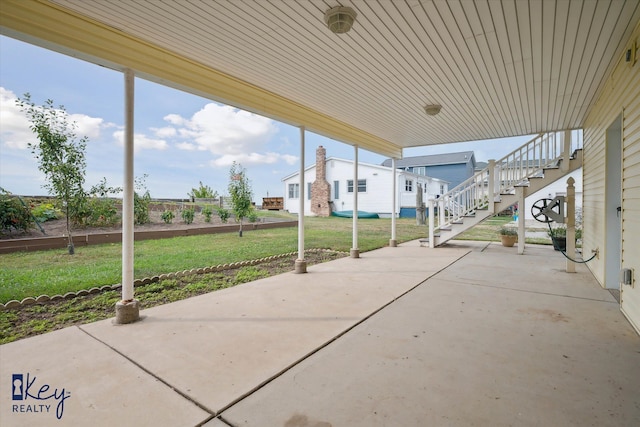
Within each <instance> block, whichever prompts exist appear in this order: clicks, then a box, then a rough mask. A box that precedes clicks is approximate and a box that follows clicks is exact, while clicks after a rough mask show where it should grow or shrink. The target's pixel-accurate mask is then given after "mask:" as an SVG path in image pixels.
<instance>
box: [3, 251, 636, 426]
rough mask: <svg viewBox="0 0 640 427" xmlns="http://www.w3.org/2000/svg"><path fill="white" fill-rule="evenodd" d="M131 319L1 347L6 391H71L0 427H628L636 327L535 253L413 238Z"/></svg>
mask: <svg viewBox="0 0 640 427" xmlns="http://www.w3.org/2000/svg"><path fill="white" fill-rule="evenodd" d="M426 260H428V262H426ZM142 316H143V317H144V321H142V322H137V323H134V324H131V325H126V326H114V325H113V324H112V321H111V320H105V321H101V322H96V323H92V324H88V325H84V326H81V327H73V328H67V329H63V330H60V331H57V332H53V333H49V334H46V335H42V336H38V337H33V338H28V339H25V340H22V341H18V342H15V343H10V344H6V345H3V346H1V347H0V372H1V375H2V384H3V389H5V390H8V389H10V383H9V380H10V379H11V375H10V374H12V373H24V374H26V373H29V374H30V375H31V380H33V381H34V385H33V387H32V393H33V392H34V390H37V389H39V388H40V387H41V386H42V385H44V384H46V385H49V386H50V387H51V389H54V388H56V389H57V392H59V391H60V389H61V388H64V392H62V394H65V396H68V397H67V398H65V399H61V400H60V399H59V400H56V399H49V400H47V401H43V402H42V403H46V404H48V405H51V406H50V408H49V409H48V411H47V410H46V409H43V410H42V413H38V414H33V413H26V412H19V411H20V406H18V411H16V410H14V408H16V404H20V403H21V402H16V401H12V400H11V395H10V394H9V393H3V394H2V397H1V399H2V400H1V401H0V405H1V406H0V414H1V416H2V420H3V425H11V426H22V425H24V426H27V425H28V426H39V425H42V426H45V425H52V424H54V423H55V425H60V426H67V425H69V426H77V425H95V426H113V425H127V426H136V425H153V426H176V425H180V426H201V425H206V426H215V427H223V426H234V427H235V426H237V427H239V426H259V427H264V426H286V427H293V426H308V427H311V426H313V427H328V426H334V427H338V426H349V427H353V426H363V427H364V426H367V427H370V426H422V425H447V426H468V425H492V426H509V425H580V426H584V425H597V426H635V425H638V423H640V401H639V400H638V398H637V396H638V395H639V394H640V382H638V381H637V379H638V378H640V337H638V335H637V334H636V333H635V331H634V330H633V328H632V327H631V325H630V324H629V323H628V322H627V321H626V320H625V319H624V317H623V316H622V314H621V313H620V310H619V308H618V303H617V302H616V300H615V299H614V297H613V296H612V295H611V294H610V293H609V292H608V291H607V290H604V289H602V288H601V287H600V286H599V285H598V283H597V282H596V281H595V280H594V279H593V276H592V275H591V274H590V273H589V272H588V271H587V269H586V268H585V267H584V266H580V267H578V271H577V272H576V273H573V274H568V273H565V272H564V259H563V257H562V256H561V255H560V254H559V253H558V252H556V251H554V250H553V249H552V248H551V247H549V246H533V245H531V246H528V248H527V256H520V255H517V253H516V251H515V248H504V247H502V246H500V245H499V244H496V243H486V242H466V241H454V242H453V243H449V244H447V245H446V246H445V247H442V248H438V249H429V248H425V247H421V246H420V245H419V242H417V241H413V242H408V243H406V244H401V245H400V246H399V247H397V248H383V249H379V250H375V251H371V252H366V253H363V254H362V256H361V258H359V259H354V258H343V259H340V260H336V261H331V262H328V263H325V264H319V265H314V266H311V267H309V273H308V274H305V275H300V274H294V273H286V274H283V275H280V276H274V277H271V278H267V279H262V280H259V281H256V282H251V283H247V284H244V285H239V286H237V287H234V288H230V289H226V290H223V291H219V292H214V293H211V294H207V295H203V296H200V297H195V298H191V299H188V300H183V301H180V302H176V303H172V304H167V305H164V306H160V307H156V308H152V309H149V310H143V311H142ZM594 319H597V320H594ZM58 402H62V403H58ZM22 403H24V404H32V405H33V404H34V403H40V402H37V401H35V400H27V401H24V402H22ZM56 405H57V406H56ZM56 408H59V410H60V414H61V417H60V420H56V419H55V417H56V414H55V411H56ZM22 410H25V411H26V410H27V409H26V407H22Z"/></svg>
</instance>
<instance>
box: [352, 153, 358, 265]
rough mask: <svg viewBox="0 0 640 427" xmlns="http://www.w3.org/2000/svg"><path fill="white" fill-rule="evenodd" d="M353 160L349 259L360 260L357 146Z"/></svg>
mask: <svg viewBox="0 0 640 427" xmlns="http://www.w3.org/2000/svg"><path fill="white" fill-rule="evenodd" d="M353 149H354V155H353V156H354V159H353V247H352V248H351V258H360V249H358V146H357V145H354V146H353Z"/></svg>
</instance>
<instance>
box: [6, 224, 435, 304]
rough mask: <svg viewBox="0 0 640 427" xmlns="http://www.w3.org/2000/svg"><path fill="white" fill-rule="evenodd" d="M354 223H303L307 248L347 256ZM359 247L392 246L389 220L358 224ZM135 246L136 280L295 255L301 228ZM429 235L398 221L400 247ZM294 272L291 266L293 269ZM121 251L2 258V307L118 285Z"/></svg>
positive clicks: (116, 247)
mask: <svg viewBox="0 0 640 427" xmlns="http://www.w3.org/2000/svg"><path fill="white" fill-rule="evenodd" d="M351 227H352V220H351V219H346V218H336V217H329V218H316V217H309V218H305V246H306V248H307V249H311V248H330V249H334V250H337V251H349V249H350V248H351V246H352V231H351ZM358 230H359V233H358V246H359V249H360V250H361V251H362V252H365V251H369V250H372V249H376V248H379V247H383V246H385V245H387V244H388V242H389V238H390V233H391V231H390V230H391V220H390V219H368V220H365V219H363V220H360V221H359V222H358ZM243 234H244V235H243V237H238V234H237V233H228V234H212V235H202V236H190V237H176V238H172V239H160V240H147V241H140V242H136V243H135V261H134V264H135V273H134V275H135V278H137V279H138V278H144V277H149V276H155V275H159V274H162V273H170V272H175V271H181V270H187V269H192V268H199V267H208V266H215V265H218V264H226V263H231V262H237V261H242V260H248V259H257V258H263V257H267V256H271V255H277V254H283V253H287V252H296V251H297V249H298V246H297V238H298V229H297V227H291V228H280V229H272V230H246V228H245V232H244V233H243ZM426 235H427V229H426V227H424V226H422V227H418V226H416V225H415V219H404V218H403V219H399V220H398V221H397V239H398V241H399V242H403V241H408V240H413V239H417V238H421V237H425V236H426ZM292 267H293V266H292ZM121 268H122V262H121V245H120V244H108V245H97V246H88V247H78V248H76V253H75V255H68V254H67V253H66V250H55V249H54V250H49V251H40V252H20V253H13V254H3V255H0V302H2V303H4V302H7V301H10V300H13V299H16V300H21V299H23V298H25V297H37V296H39V295H43V294H46V295H49V296H53V295H56V294H61V295H62V294H64V293H66V292H70V291H78V290H81V289H89V288H92V287H99V286H104V285H112V284H116V283H119V282H120V278H121Z"/></svg>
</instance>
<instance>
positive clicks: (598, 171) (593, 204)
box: [583, 24, 640, 307]
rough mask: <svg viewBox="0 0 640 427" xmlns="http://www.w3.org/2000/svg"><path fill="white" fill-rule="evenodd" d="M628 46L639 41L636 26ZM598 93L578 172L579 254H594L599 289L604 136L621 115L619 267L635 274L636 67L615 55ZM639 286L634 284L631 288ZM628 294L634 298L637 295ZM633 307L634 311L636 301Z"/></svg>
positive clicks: (638, 228) (639, 106)
mask: <svg viewBox="0 0 640 427" xmlns="http://www.w3.org/2000/svg"><path fill="white" fill-rule="evenodd" d="M631 40H639V41H640V24H639V25H638V26H637V27H636V29H635V31H634V34H633V36H632V38H631ZM629 45H630V43H628V46H629ZM639 53H640V52H639ZM603 89H604V90H603V91H602V93H601V94H600V95H599V98H598V100H597V101H596V103H595V104H594V105H593V106H592V107H591V109H590V111H589V114H588V116H587V119H586V120H585V125H584V171H583V174H584V175H583V183H584V194H583V197H584V198H583V215H584V218H583V219H584V233H583V245H584V251H583V252H584V254H585V256H590V254H591V250H592V249H595V248H599V249H600V257H599V259H594V260H593V261H591V262H589V263H588V264H587V266H588V267H589V268H590V269H591V271H592V272H593V274H594V276H595V277H596V279H597V280H598V281H599V282H600V283H601V284H604V283H605V256H604V248H605V238H606V235H605V233H606V229H605V228H606V227H605V211H604V204H605V182H606V176H607V175H606V131H607V129H608V128H609V127H610V126H611V124H612V123H613V122H614V120H615V119H616V118H617V117H618V116H619V115H621V114H622V118H623V119H622V156H623V161H622V266H623V267H626V268H633V269H635V272H636V276H637V275H638V274H640V245H639V244H638V239H639V238H640V61H639V62H637V63H636V64H635V66H634V67H633V68H632V67H630V66H629V64H627V63H626V62H625V61H624V55H621V56H620V58H619V62H618V64H617V66H616V68H615V69H614V71H613V73H612V75H611V76H610V77H609V78H608V80H607V82H606V85H605V86H604V88H603ZM639 282H640V281H638V280H637V278H636V288H638V286H639ZM636 290H638V289H636ZM629 294H630V295H629V297H630V298H634V296H631V293H629ZM634 294H635V298H638V295H639V294H640V292H635V291H634ZM639 299H640V298H639ZM629 302H630V303H631V301H629ZM636 304H638V307H640V300H639V301H637V303H636Z"/></svg>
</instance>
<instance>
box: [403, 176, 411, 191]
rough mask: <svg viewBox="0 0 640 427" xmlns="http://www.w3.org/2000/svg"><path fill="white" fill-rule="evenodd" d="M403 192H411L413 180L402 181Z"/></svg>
mask: <svg viewBox="0 0 640 427" xmlns="http://www.w3.org/2000/svg"><path fill="white" fill-rule="evenodd" d="M404 191H406V192H408V193H411V192H413V180H411V179H405V180H404Z"/></svg>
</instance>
